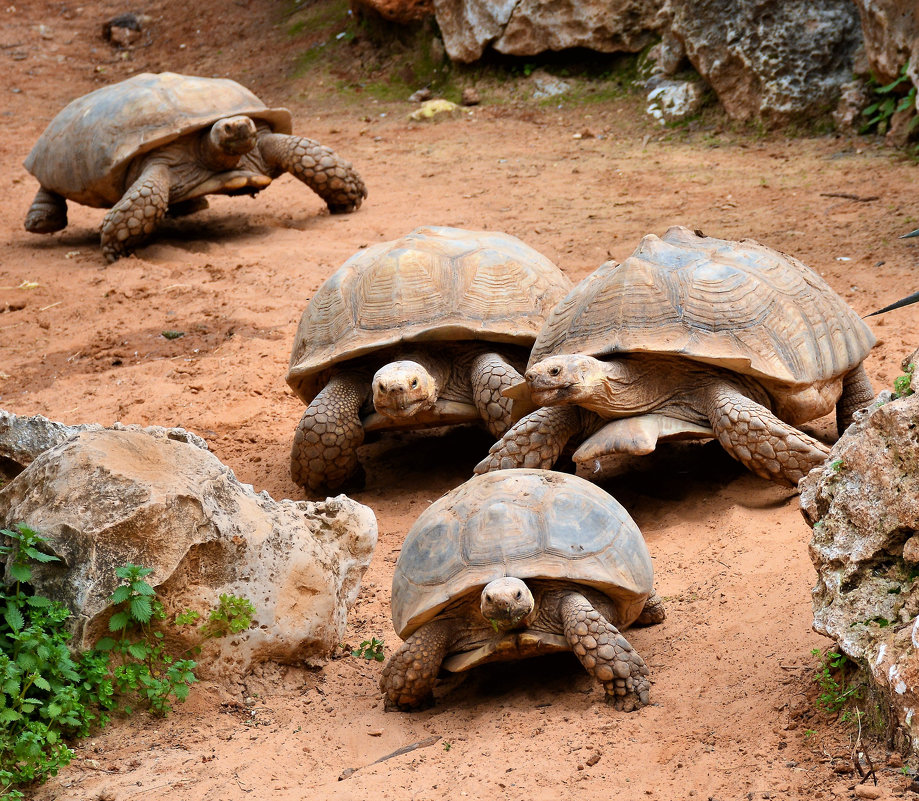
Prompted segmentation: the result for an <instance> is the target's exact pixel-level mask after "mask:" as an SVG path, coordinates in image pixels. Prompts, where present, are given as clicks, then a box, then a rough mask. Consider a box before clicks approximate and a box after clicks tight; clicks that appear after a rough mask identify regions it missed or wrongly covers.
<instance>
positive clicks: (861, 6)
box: [855, 0, 919, 86]
mask: <svg viewBox="0 0 919 801" xmlns="http://www.w3.org/2000/svg"><path fill="white" fill-rule="evenodd" d="M855 5H856V6H857V7H858V13H859V16H860V17H861V25H862V32H863V34H864V38H865V51H866V54H867V56H868V63H869V65H870V67H871V71H872V72H873V73H874V75H875V77H876V78H877V79H878V80H879V81H880V82H881V83H890V82H891V81H893V80H894V79H896V78H897V77H898V76H899V75H900V70H901V68H902V67H903V65H904V64H906V63H909V65H910V67H909V70H908V72H907V74H908V75H909V76H910V78H911V80H912V82H913V85H914V86H919V5H917V3H916V2H915V0H855Z"/></svg>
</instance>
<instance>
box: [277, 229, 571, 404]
mask: <svg viewBox="0 0 919 801" xmlns="http://www.w3.org/2000/svg"><path fill="white" fill-rule="evenodd" d="M570 288H571V282H570V281H569V280H568V279H567V278H566V277H565V275H564V274H563V273H562V272H561V270H559V269H558V267H556V266H555V265H554V264H553V263H552V262H551V261H549V260H548V259H547V258H546V257H545V256H543V255H542V254H540V253H538V252H537V251H535V250H533V248H531V247H529V246H528V245H525V244H524V243H523V242H521V241H520V240H519V239H517V238H516V237H513V236H509V235H508V234H501V233H491V232H487V231H466V230H463V229H460V228H447V227H437V226H433V227H425V228H417V229H415V230H414V231H412V232H411V233H410V234H408V235H407V236H404V237H402V238H401V239H397V240H394V241H392V242H382V243H380V244H378V245H373V246H371V247H369V248H367V249H366V250H361V251H359V252H358V253H356V254H354V255H353V256H352V257H351V258H350V259H348V260H347V261H346V262H345V263H344V264H343V265H342V266H341V267H339V269H338V270H337V271H336V272H335V273H334V274H333V275H332V276H330V277H329V278H328V279H327V280H326V281H325V282H324V283H323V284H322V286H320V287H319V289H318V290H317V291H316V294H315V295H314V296H313V298H312V299H311V300H310V302H309V304H308V305H307V307H306V310H305V311H304V312H303V316H302V317H301V319H300V325H299V327H298V329H297V335H296V337H295V340H294V347H293V351H292V353H291V356H290V370H289V372H288V374H287V383H288V384H290V386H291V388H292V389H293V390H294V391H295V392H296V393H297V395H298V396H299V397H300V398H301V399H302V400H303V402H304V403H309V402H310V401H311V400H312V399H313V398H314V397H315V396H316V394H317V393H318V392H319V390H320V389H322V387H323V386H325V384H326V381H327V380H328V370H329V368H331V367H332V366H333V365H336V364H340V363H342V362H345V361H348V360H349V359H354V358H357V357H358V356H363V355H365V354H368V353H371V352H373V351H377V350H380V349H382V348H386V347H390V346H393V345H397V344H399V343H400V342H437V341H440V342H443V341H451V342H456V341H463V340H479V341H485V342H496V343H499V342H504V343H509V344H515V345H523V346H525V347H527V348H528V347H530V346H531V345H532V344H533V342H534V340H535V339H536V334H537V332H538V331H539V329H540V327H541V326H542V324H543V322H544V321H545V319H546V315H547V314H548V313H549V310H550V309H551V308H552V307H553V306H554V305H555V304H556V303H557V302H558V301H559V300H560V299H561V298H562V297H563V296H564V294H565V293H566V292H567V291H568V290H569V289H570Z"/></svg>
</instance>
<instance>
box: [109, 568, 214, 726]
mask: <svg viewBox="0 0 919 801" xmlns="http://www.w3.org/2000/svg"><path fill="white" fill-rule="evenodd" d="M152 572H153V570H152V569H151V568H149V567H141V566H139V565H132V564H128V565H125V566H124V567H117V568H115V575H116V576H118V578H120V579H121V580H122V583H121V584H120V585H119V586H118V587H117V588H116V589H115V592H113V593H112V595H111V597H110V598H109V600H110V601H111V602H112V604H113V605H115V607H116V611H115V612H114V614H112V616H111V618H110V619H109V631H111V632H112V633H113V634H115V635H116V636H115V637H103V638H102V639H101V640H99V642H98V643H96V649H97V650H99V651H102V652H105V653H111V654H112V655H113V656H115V657H116V658H117V660H118V664H116V665H115V667H114V668H113V670H112V676H113V678H114V681H115V688H116V690H117V692H119V693H121V694H123V695H126V696H130V695H135V694H136V695H138V696H140V697H141V698H143V699H144V700H145V701H146V703H147V704H148V705H149V707H150V708H151V709H152V710H153V711H154V712H156V713H158V714H160V715H166V714H168V712H169V710H170V709H171V708H172V707H171V705H170V703H169V697H170V696H173V697H174V698H175V699H176V700H177V701H184V700H185V699H186V698H187V697H188V691H189V689H190V687H191V685H192V684H193V683H194V682H196V681H197V678H196V677H195V674H194V672H193V671H194V669H195V667H196V663H195V662H194V661H193V660H190V659H175V658H174V657H173V656H172V654H170V653H169V652H168V651H167V650H166V648H165V645H164V642H163V640H164V638H165V635H164V634H163V632H162V631H160V630H159V629H156V628H154V623H155V621H159V620H164V619H165V618H166V613H165V611H164V610H163V605H162V603H160V601H159V600H157V598H156V592H155V590H154V589H153V587H151V586H150V584H148V583H147V581H146V580H145V576H148V575H149V574H150V573H152ZM125 710H126V711H127V712H128V713H130V712H131V711H132V709H131V707H129V706H126V707H125Z"/></svg>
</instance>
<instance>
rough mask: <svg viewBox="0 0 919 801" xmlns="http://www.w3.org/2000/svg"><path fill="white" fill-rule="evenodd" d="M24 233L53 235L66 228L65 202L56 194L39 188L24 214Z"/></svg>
mask: <svg viewBox="0 0 919 801" xmlns="http://www.w3.org/2000/svg"><path fill="white" fill-rule="evenodd" d="M25 227H26V231H28V232H29V233H32V234H53V233H54V232H55V231H60V230H62V229H63V228H66V227H67V201H66V200H65V199H64V198H63V197H62V196H61V195H59V194H57V192H52V191H51V190H50V189H45V187H41V189H39V190H38V192H37V193H36V194H35V199H34V200H33V201H32V205H31V206H29V212H28V214H26V222H25Z"/></svg>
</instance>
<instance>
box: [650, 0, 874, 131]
mask: <svg viewBox="0 0 919 801" xmlns="http://www.w3.org/2000/svg"><path fill="white" fill-rule="evenodd" d="M661 20H662V28H663V29H665V30H669V31H670V32H671V33H672V34H673V35H674V36H675V37H676V38H677V39H679V40H680V41H681V42H682V43H683V46H684V47H685V49H686V55H687V57H688V58H689V60H690V62H691V63H692V65H693V67H695V69H696V71H697V72H698V73H699V74H700V75H701V76H702V77H703V78H704V79H705V80H706V81H707V82H708V83H709V84H710V85H711V86H712V88H713V89H714V90H715V93H716V94H717V95H718V98H719V100H720V101H721V103H722V105H723V106H724V108H725V110H726V111H727V113H728V115H729V116H731V117H732V118H734V119H738V120H752V119H758V120H762V121H764V122H765V123H767V124H784V123H787V122H789V121H791V120H793V119H795V118H804V117H813V116H816V115H818V114H819V113H821V112H822V111H830V110H832V109H833V108H834V107H835V105H836V100H837V98H838V96H839V90H840V87H841V86H842V85H843V84H844V83H846V82H848V81H850V80H851V77H852V59H853V57H854V54H855V52H856V50H857V49H858V47H859V45H860V43H861V29H860V27H859V19H858V14H857V12H856V10H855V7H854V6H853V5H852V2H851V0H787V1H780V0H667V2H666V5H665V7H664V9H663V10H662V12H661Z"/></svg>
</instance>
